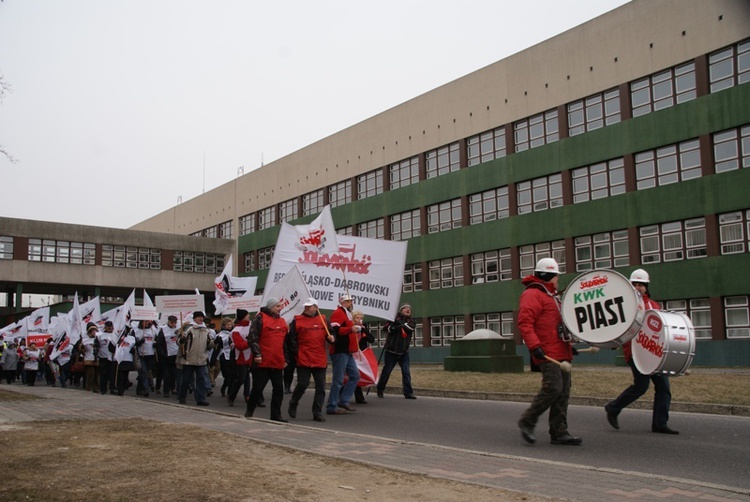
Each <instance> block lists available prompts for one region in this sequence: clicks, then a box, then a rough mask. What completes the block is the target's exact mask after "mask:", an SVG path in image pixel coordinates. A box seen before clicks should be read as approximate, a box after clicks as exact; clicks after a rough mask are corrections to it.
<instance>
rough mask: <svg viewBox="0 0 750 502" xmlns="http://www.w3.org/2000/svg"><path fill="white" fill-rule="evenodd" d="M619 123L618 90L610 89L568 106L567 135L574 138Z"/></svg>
mask: <svg viewBox="0 0 750 502" xmlns="http://www.w3.org/2000/svg"><path fill="white" fill-rule="evenodd" d="M619 121H620V90H619V89H610V90H609V91H605V92H602V93H599V94H594V95H593V96H589V97H587V98H586V99H582V100H580V101H575V102H573V103H570V104H569V105H568V135H569V136H576V135H578V134H583V133H585V132H588V131H593V130H594V129H600V128H602V127H604V126H608V125H611V124H616V123H618V122H619Z"/></svg>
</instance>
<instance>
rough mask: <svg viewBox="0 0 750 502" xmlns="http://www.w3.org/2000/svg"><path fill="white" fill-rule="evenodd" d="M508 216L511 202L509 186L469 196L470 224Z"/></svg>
mask: <svg viewBox="0 0 750 502" xmlns="http://www.w3.org/2000/svg"><path fill="white" fill-rule="evenodd" d="M508 216H510V201H509V199H508V187H507V186H504V187H500V188H495V189H493V190H487V191H486V192H482V193H475V194H473V195H470V196H469V224H471V225H475V224H477V223H484V222H487V221H494V220H498V219H500V218H507V217H508Z"/></svg>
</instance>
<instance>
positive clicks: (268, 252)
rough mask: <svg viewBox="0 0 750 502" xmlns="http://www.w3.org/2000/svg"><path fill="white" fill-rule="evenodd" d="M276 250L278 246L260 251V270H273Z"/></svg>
mask: <svg viewBox="0 0 750 502" xmlns="http://www.w3.org/2000/svg"><path fill="white" fill-rule="evenodd" d="M275 249H276V246H270V247H267V248H263V249H259V250H258V270H266V269H269V268H271V261H272V260H273V252H274V250H275Z"/></svg>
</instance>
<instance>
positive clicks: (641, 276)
mask: <svg viewBox="0 0 750 502" xmlns="http://www.w3.org/2000/svg"><path fill="white" fill-rule="evenodd" d="M630 282H642V283H644V284H648V283H649V282H651V281H649V278H648V272H646V271H645V270H643V269H642V268H639V269H636V270H633V273H632V274H630Z"/></svg>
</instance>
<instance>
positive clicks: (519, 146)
mask: <svg viewBox="0 0 750 502" xmlns="http://www.w3.org/2000/svg"><path fill="white" fill-rule="evenodd" d="M559 131H560V127H559V125H558V123H557V110H549V111H547V112H544V113H540V114H539V115H534V116H533V117H529V118H528V119H523V120H519V121H518V122H515V123H514V124H513V135H514V140H515V145H516V152H523V151H525V150H528V149H529V148H536V147H537V146H542V145H546V144H547V143H554V142H555V141H557V140H558V139H560V132H559Z"/></svg>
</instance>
